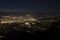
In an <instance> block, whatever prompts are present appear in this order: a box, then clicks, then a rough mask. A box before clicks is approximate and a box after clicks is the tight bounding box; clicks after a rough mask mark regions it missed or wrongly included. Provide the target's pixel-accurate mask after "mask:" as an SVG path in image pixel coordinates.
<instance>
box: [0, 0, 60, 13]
mask: <svg viewBox="0 0 60 40" xmlns="http://www.w3.org/2000/svg"><path fill="white" fill-rule="evenodd" d="M0 10H1V11H8V12H10V11H15V12H16V11H19V12H21V11H22V12H26V11H32V12H41V13H60V2H59V1H58V0H0Z"/></svg>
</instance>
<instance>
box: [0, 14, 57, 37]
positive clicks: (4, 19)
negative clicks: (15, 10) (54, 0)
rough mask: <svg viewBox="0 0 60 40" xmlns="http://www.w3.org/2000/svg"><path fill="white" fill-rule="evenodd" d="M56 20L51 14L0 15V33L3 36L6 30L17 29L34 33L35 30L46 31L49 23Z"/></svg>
mask: <svg viewBox="0 0 60 40" xmlns="http://www.w3.org/2000/svg"><path fill="white" fill-rule="evenodd" d="M53 22H56V20H55V18H54V17H53V16H52V17H51V16H48V15H46V16H39V17H38V16H33V15H25V16H11V15H9V16H6V15H4V16H1V17H0V33H1V35H0V36H1V37H2V38H3V37H4V36H2V35H4V34H6V33H7V32H8V30H17V31H23V32H28V33H34V32H36V31H41V32H44V31H47V32H48V29H49V28H50V25H51V24H52V23H53Z"/></svg>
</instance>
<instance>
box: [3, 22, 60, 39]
mask: <svg viewBox="0 0 60 40" xmlns="http://www.w3.org/2000/svg"><path fill="white" fill-rule="evenodd" d="M5 35H6V38H5V39H4V40H60V21H57V22H54V23H52V24H51V26H50V28H49V29H48V33H47V32H46V31H44V32H41V31H36V32H34V33H28V32H25V31H17V30H14V29H12V30H8V32H7V33H6V34H5Z"/></svg>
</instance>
